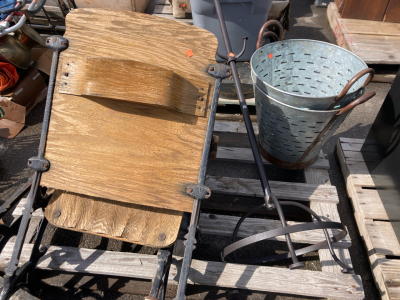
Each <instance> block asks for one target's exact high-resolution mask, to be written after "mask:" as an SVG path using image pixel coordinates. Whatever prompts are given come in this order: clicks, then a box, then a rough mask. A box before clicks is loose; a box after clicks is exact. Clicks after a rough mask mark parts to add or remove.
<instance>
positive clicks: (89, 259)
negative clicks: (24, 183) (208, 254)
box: [0, 121, 364, 299]
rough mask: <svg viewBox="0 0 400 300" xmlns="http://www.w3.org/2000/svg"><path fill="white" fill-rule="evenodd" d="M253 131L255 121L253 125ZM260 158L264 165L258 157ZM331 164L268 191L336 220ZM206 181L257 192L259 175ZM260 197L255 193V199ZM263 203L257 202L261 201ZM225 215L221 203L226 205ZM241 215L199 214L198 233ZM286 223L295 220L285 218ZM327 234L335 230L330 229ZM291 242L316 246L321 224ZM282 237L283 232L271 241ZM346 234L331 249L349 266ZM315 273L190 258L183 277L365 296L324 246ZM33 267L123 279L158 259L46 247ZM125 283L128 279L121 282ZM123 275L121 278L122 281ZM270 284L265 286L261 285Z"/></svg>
mask: <svg viewBox="0 0 400 300" xmlns="http://www.w3.org/2000/svg"><path fill="white" fill-rule="evenodd" d="M253 127H254V129H255V131H256V132H257V131H258V128H257V125H256V124H254V125H253ZM214 131H215V132H216V135H218V133H220V134H221V132H223V133H238V134H239V133H245V132H246V130H245V128H244V125H243V123H240V122H225V121H217V122H216V124H215V127H214ZM216 159H217V160H230V161H235V162H241V163H254V161H253V158H252V153H251V150H250V149H244V148H233V147H219V148H218V152H217V158H216ZM264 163H265V164H268V163H267V162H266V161H264ZM328 169H329V163H328V160H327V159H326V158H325V156H324V155H323V154H322V153H321V155H320V156H319V158H318V160H317V161H316V163H315V164H314V165H313V166H311V167H310V168H307V169H306V170H304V172H305V178H306V183H298V182H296V183H289V182H280V181H279V182H277V181H275V182H274V181H272V182H271V189H272V191H273V192H274V193H275V194H276V195H277V196H278V197H279V198H282V199H288V200H296V201H306V202H309V203H310V207H311V209H313V210H314V211H315V212H316V213H318V214H319V215H320V216H321V217H322V219H324V220H332V221H338V222H340V217H339V214H338V210H337V203H338V201H339V198H338V195H337V191H336V188H335V187H334V186H331V185H330V181H329V175H328ZM206 185H207V186H209V187H210V188H211V190H212V192H213V193H219V194H233V195H245V196H252V197H262V190H261V187H260V183H259V181H258V180H253V179H243V178H227V177H215V176H208V178H207V181H206ZM260 200H261V199H260ZM261 201H262V200H261ZM22 205H23V204H22V203H21V204H19V205H18V207H17V209H16V210H15V211H14V216H16V217H17V216H20V215H21V214H22ZM224 213H226V209H225V210H224ZM38 217H39V218H40V217H43V212H41V211H37V212H35V213H34V218H38ZM238 219H239V217H237V216H231V215H226V214H215V213H213V214H210V213H202V214H201V216H200V222H199V229H200V231H201V234H202V235H207V234H212V235H219V236H231V235H232V232H233V229H234V227H235V225H236V222H237V221H238ZM288 223H289V225H293V224H298V223H300V222H293V221H291V222H288ZM280 227H281V225H280V221H278V220H272V219H262V218H249V219H247V220H246V221H245V222H244V223H243V225H242V227H241V230H240V231H239V236H240V237H247V236H249V235H253V234H256V233H260V232H263V231H265V230H271V229H275V228H280ZM34 232H35V230H34V229H30V230H29V234H28V236H27V239H26V242H27V243H26V244H25V246H24V249H23V251H22V255H21V261H20V262H21V263H24V262H25V261H26V260H27V259H28V258H29V254H30V249H32V244H30V243H28V242H30V241H31V239H32V236H33V235H32V233H34ZM330 233H331V234H335V233H337V232H336V231H335V230H333V231H331V232H330ZM291 238H292V240H293V242H294V243H302V244H315V243H318V242H320V241H323V240H324V235H323V232H322V231H321V230H316V231H308V232H299V233H295V234H291ZM275 241H278V242H283V243H285V242H284V237H282V236H280V237H277V238H276V239H275ZM181 242H182V241H179V240H178V242H177V244H176V245H177V246H176V249H175V251H174V254H175V256H174V259H173V264H172V267H171V270H170V275H169V280H170V284H171V286H174V285H175V286H176V283H177V281H178V279H179V269H180V265H181V261H182V257H181V256H180V254H181V253H182V248H181V246H182V243H181ZM13 245H14V244H13V242H12V241H10V242H9V243H8V244H7V245H6V247H5V248H4V250H3V251H2V253H1V255H0V270H4V268H5V264H6V263H7V261H8V259H9V258H10V256H11V252H12V249H13ZM350 246H351V240H350V238H349V237H347V238H346V239H344V240H342V241H341V242H339V243H337V244H335V245H334V247H335V252H336V253H337V255H338V256H339V257H340V258H341V259H342V260H343V261H344V262H345V263H346V264H348V265H350V266H351V265H352V263H351V259H350V255H349V251H348V247H350ZM318 254H319V258H320V261H321V268H322V270H321V271H310V270H289V269H288V268H277V267H266V266H254V265H242V264H231V263H223V262H215V261H202V260H196V259H194V260H193V261H192V264H191V270H190V272H189V283H190V284H198V285H205V286H214V287H221V288H234V289H248V290H254V291H261V292H274V293H284V294H291V295H301V296H308V297H322V298H330V299H363V298H364V291H363V286H362V281H361V278H360V276H358V275H354V274H342V273H341V268H340V267H339V266H338V265H337V264H336V263H335V262H334V261H333V259H332V257H331V255H330V253H329V250H328V249H322V250H319V251H318ZM37 267H38V269H41V270H53V271H59V272H68V273H72V274H74V273H75V274H81V275H82V276H85V275H104V276H106V277H108V276H110V277H112V276H116V277H124V278H139V279H148V280H151V279H153V277H154V275H155V272H156V267H157V257H156V256H155V255H145V254H137V253H125V252H112V251H101V250H93V249H85V248H74V247H58V246H50V248H49V250H48V252H47V253H46V255H45V256H44V257H43V258H42V259H41V260H40V262H39V264H38V266H37ZM127 281H129V280H127ZM127 281H124V284H126V282H127ZM266 283H268V284H266Z"/></svg>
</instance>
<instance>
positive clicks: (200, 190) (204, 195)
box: [186, 184, 211, 200]
mask: <svg viewBox="0 0 400 300" xmlns="http://www.w3.org/2000/svg"><path fill="white" fill-rule="evenodd" d="M186 193H187V194H188V195H189V196H190V197H192V198H194V199H199V200H204V199H208V198H210V196H211V190H210V189H209V188H208V187H206V186H205V185H204V184H193V185H189V186H188V187H187V189H186Z"/></svg>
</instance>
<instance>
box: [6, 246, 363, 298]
mask: <svg viewBox="0 0 400 300" xmlns="http://www.w3.org/2000/svg"><path fill="white" fill-rule="evenodd" d="M13 246H14V243H8V244H7V245H6V246H5V248H4V250H3V251H2V253H1V255H0V269H3V270H4V267H5V265H6V262H7V259H9V258H10V257H11V253H12V249H13ZM31 249H32V245H30V244H26V245H24V248H23V250H22V253H21V259H20V264H23V263H24V262H26V261H27V259H28V258H29V256H30V251H31ZM181 260H182V258H177V257H175V258H174V260H173V264H172V266H171V270H170V276H169V280H170V281H175V282H176V281H177V280H178V278H179V271H180V262H181ZM157 262H158V259H157V256H155V255H146V254H136V253H126V252H124V253H121V252H111V251H102V250H92V249H85V248H79V249H78V248H73V247H55V246H50V247H49V249H48V251H47V253H46V254H45V255H44V256H43V257H42V258H41V259H40V261H39V263H38V265H37V268H38V269H42V270H56V271H63V272H71V273H81V274H104V275H113V276H118V277H134V278H142V279H153V278H154V275H155V273H156V268H157ZM188 278H189V280H188V282H189V283H195V284H201V285H207V286H219V287H226V288H241V289H249V290H258V291H270V292H278V293H287V294H294V295H304V296H310V297H331V298H335V299H363V297H364V292H363V290H362V289H361V290H360V288H359V287H357V285H358V281H359V280H360V277H359V276H357V275H348V274H328V273H325V272H314V271H305V270H289V269H286V268H274V267H261V266H250V265H241V264H226V263H222V262H209V261H199V260H193V261H192V264H191V268H190V271H189V277H188ZM266 283H268V284H266Z"/></svg>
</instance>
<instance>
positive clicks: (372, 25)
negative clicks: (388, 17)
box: [327, 0, 400, 80]
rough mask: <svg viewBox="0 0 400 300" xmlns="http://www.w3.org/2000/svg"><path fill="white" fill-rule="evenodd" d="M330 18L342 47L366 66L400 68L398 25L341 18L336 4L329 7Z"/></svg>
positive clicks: (331, 25)
mask: <svg viewBox="0 0 400 300" xmlns="http://www.w3.org/2000/svg"><path fill="white" fill-rule="evenodd" d="M385 1H386V0H385ZM376 2H377V3H378V2H379V1H376ZM361 6H362V7H363V8H366V7H368V5H364V4H363V5H361ZM370 7H371V8H372V7H373V5H370ZM327 17H328V20H329V24H330V27H331V29H332V31H333V34H334V36H335V37H336V41H337V44H338V45H339V46H340V47H343V48H345V49H347V50H350V51H351V52H353V53H354V54H356V55H357V56H358V57H360V58H361V59H362V60H364V61H365V62H366V63H367V64H392V65H393V64H396V65H397V64H400V52H399V51H398V49H399V47H400V36H399V32H400V31H399V24H396V23H389V22H379V21H368V20H355V19H345V18H341V17H340V15H339V13H338V10H337V6H336V5H335V3H333V2H331V3H329V5H328V9H327ZM381 80H382V79H381Z"/></svg>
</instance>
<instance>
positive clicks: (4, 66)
mask: <svg viewBox="0 0 400 300" xmlns="http://www.w3.org/2000/svg"><path fill="white" fill-rule="evenodd" d="M18 79H19V75H18V73H17V70H16V69H15V67H14V66H13V65H11V64H8V63H4V62H0V92H2V91H4V90H6V89H9V88H11V87H13V86H14V85H15V84H16V83H17V81H18Z"/></svg>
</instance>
